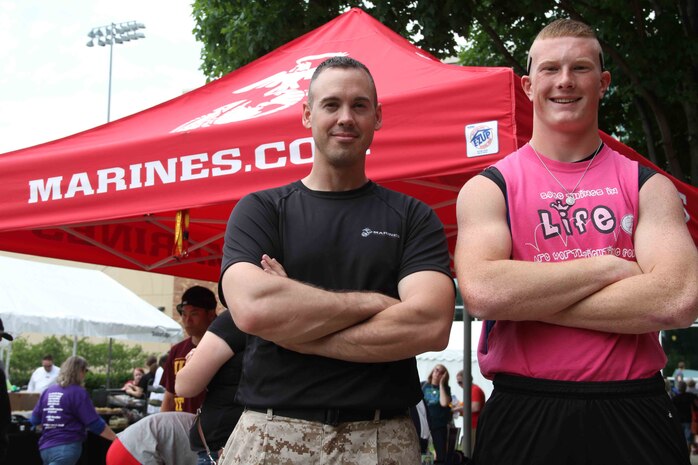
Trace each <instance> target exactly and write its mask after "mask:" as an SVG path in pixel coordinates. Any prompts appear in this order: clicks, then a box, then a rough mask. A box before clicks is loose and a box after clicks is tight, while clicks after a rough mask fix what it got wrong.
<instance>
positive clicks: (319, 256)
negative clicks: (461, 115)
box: [219, 181, 450, 409]
mask: <svg viewBox="0 0 698 465" xmlns="http://www.w3.org/2000/svg"><path fill="white" fill-rule="evenodd" d="M263 253H266V254H269V255H270V256H271V257H274V258H276V259H277V260H279V262H280V263H281V264H282V265H283V267H284V269H285V270H286V273H287V274H288V276H289V277H290V278H292V279H295V280H298V281H301V282H305V283H309V284H312V285H315V286H318V287H321V288H323V289H327V290H333V291H357V290H361V291H376V292H381V293H383V294H386V295H389V296H392V297H396V298H397V297H398V283H399V281H400V280H401V279H402V278H404V277H405V276H407V275H409V274H412V273H414V272H417V271H424V270H434V271H440V272H443V273H445V274H447V275H449V277H450V268H449V255H448V246H447V243H446V238H445V235H444V232H443V225H442V224H441V222H440V221H439V219H438V217H437V216H436V214H435V213H434V212H433V211H432V210H431V209H430V208H429V207H428V206H427V205H425V204H424V203H422V202H420V201H418V200H416V199H413V198H411V197H408V196H406V195H404V194H400V193H398V192H394V191H391V190H388V189H385V188H383V187H381V186H378V185H376V184H375V183H373V182H368V183H367V184H366V185H364V186H363V187H361V188H359V189H356V190H352V191H347V192H318V191H311V190H310V189H308V188H306V187H305V186H304V185H303V183H302V182H300V181H297V182H294V183H292V184H289V185H286V186H283V187H279V188H275V189H269V190H266V191H261V192H257V193H254V194H251V195H248V196H246V197H244V198H243V199H242V200H240V202H238V204H237V206H236V207H235V209H234V211H233V213H232V214H231V217H230V220H229V221H228V227H227V229H226V238H225V247H224V258H223V266H222V272H223V273H224V272H225V270H226V269H227V268H228V267H229V266H230V265H232V264H234V263H237V262H248V263H252V264H255V265H257V266H259V262H260V260H261V258H262V254H263ZM221 276H222V274H221ZM219 290H220V287H219ZM221 293H222V292H221ZM221 301H222V302H225V298H224V297H223V296H222V295H221ZM279 311H280V312H283V311H284V309H283V308H279ZM420 398H421V391H420V387H419V379H418V375H417V366H416V362H415V359H414V357H412V358H409V359H405V360H399V361H395V362H389V363H354V362H347V361H342V360H336V359H331V358H327V357H321V356H315V355H303V354H300V353H297V352H293V351H290V350H286V349H284V348H282V347H279V346H277V345H276V344H274V343H272V342H270V341H266V340H264V339H261V338H259V337H256V336H251V335H250V336H249V337H248V346H247V350H246V351H245V361H244V364H243V377H242V381H241V383H240V388H239V390H238V397H237V400H238V401H239V402H240V403H242V404H245V405H248V406H252V407H262V408H268V407H274V408H282V407H286V408H292V407H298V408H300V407H322V408H381V409H391V408H405V409H406V408H407V407H409V406H411V405H415V404H416V403H417V402H418V401H419V399H420Z"/></svg>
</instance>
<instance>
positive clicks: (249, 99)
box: [171, 52, 349, 132]
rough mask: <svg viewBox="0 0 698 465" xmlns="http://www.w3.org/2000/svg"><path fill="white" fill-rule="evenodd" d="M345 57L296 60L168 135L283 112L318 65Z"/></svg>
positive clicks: (331, 54)
mask: <svg viewBox="0 0 698 465" xmlns="http://www.w3.org/2000/svg"><path fill="white" fill-rule="evenodd" d="M348 55H349V53H347V52H329V53H322V54H319V55H308V56H305V57H302V58H299V59H297V60H296V64H295V65H294V66H293V67H292V68H291V69H289V70H286V71H280V72H278V73H276V74H274V75H272V76H269V77H267V78H264V79H262V80H260V81H257V82H255V83H252V84H250V85H247V86H245V87H242V88H240V89H237V90H234V91H233V92H232V94H233V95H236V96H240V98H239V99H237V100H235V101H233V102H230V103H227V104H225V105H222V106H220V107H218V108H216V109H214V110H212V111H210V112H209V113H207V114H205V115H201V116H199V117H196V118H194V119H192V120H190V121H188V122H186V123H184V124H182V125H180V126H178V127H177V128H175V129H173V130H172V131H171V132H184V131H191V130H194V129H199V128H205V127H208V126H212V125H216V124H229V123H235V122H238V121H245V120H250V119H254V118H260V117H262V116H267V115H270V114H272V113H276V112H279V111H281V110H285V109H286V108H289V107H291V106H293V105H295V104H297V103H299V102H301V101H302V100H303V99H304V98H305V95H306V92H307V91H306V90H303V89H302V88H301V87H303V88H307V87H308V85H305V83H303V84H302V82H303V81H310V79H311V78H312V77H313V73H314V72H315V69H316V68H317V67H318V65H319V64H320V63H322V62H323V61H325V60H326V59H328V58H331V57H335V56H348Z"/></svg>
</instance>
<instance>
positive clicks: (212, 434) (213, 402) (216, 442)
mask: <svg viewBox="0 0 698 465" xmlns="http://www.w3.org/2000/svg"><path fill="white" fill-rule="evenodd" d="M207 331H209V332H211V333H213V334H215V335H216V336H218V337H220V338H221V339H223V340H224V341H225V343H226V344H228V347H230V349H231V350H232V351H233V354H234V355H233V356H232V357H230V358H229V359H228V360H227V361H226V362H225V363H224V364H223V365H222V366H221V367H220V368H219V369H218V371H217V372H216V374H215V375H213V378H211V381H210V382H209V383H208V386H207V387H206V399H205V400H204V403H203V405H202V406H201V415H200V416H199V418H200V421H201V428H202V430H203V432H204V437H205V438H206V443H207V444H208V447H209V449H210V450H217V449H220V448H221V447H223V446H225V443H226V441H227V440H228V437H229V436H230V433H232V432H233V429H234V428H235V425H236V424H237V422H238V420H239V419H240V415H242V411H243V407H242V405H240V404H238V403H236V402H235V393H236V392H237V390H238V384H240V376H241V374H242V359H243V357H244V352H245V344H246V339H247V335H246V334H245V333H243V332H242V331H240V330H239V329H238V327H237V326H235V322H234V321H233V318H232V317H231V315H230V312H229V311H224V312H223V313H221V314H220V315H218V316H217V317H216V319H215V320H213V322H212V323H211V324H210V325H209V327H208V329H207ZM189 442H190V444H191V448H192V450H195V451H199V450H205V448H204V445H203V443H202V442H201V438H200V437H199V431H198V429H197V426H196V423H194V424H193V425H192V427H191V429H190V430H189Z"/></svg>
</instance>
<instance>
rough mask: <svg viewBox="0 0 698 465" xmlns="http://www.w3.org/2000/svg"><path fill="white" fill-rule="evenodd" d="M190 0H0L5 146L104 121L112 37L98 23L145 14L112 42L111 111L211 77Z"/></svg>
mask: <svg viewBox="0 0 698 465" xmlns="http://www.w3.org/2000/svg"><path fill="white" fill-rule="evenodd" d="M190 3H191V0H90V1H87V0H0V63H2V65H1V66H0V70H1V71H0V154H1V153H5V152H9V151H12V150H16V149H20V148H24V147H29V146H32V145H36V144H39V143H43V142H47V141H50V140H54V139H58V138H61V137H65V136H68V135H70V134H74V133H76V132H80V131H83V130H86V129H90V128H92V127H95V126H99V125H101V124H104V123H106V121H107V96H108V84H109V46H108V45H107V46H106V47H99V46H97V45H95V46H94V47H91V48H90V47H87V46H86V43H87V41H88V40H89V38H88V37H87V33H88V32H90V30H91V29H92V28H94V27H98V26H104V25H108V24H110V23H112V22H113V23H121V22H126V21H133V20H135V21H138V22H140V23H143V24H144V25H145V26H146V28H145V29H142V30H141V31H142V32H143V33H144V34H145V36H146V38H145V39H140V40H137V41H130V42H124V43H123V44H115V45H114V49H113V67H112V92H111V120H112V121H113V120H115V119H118V118H121V117H124V116H127V115H130V114H133V113H136V112H138V111H141V110H144V109H146V108H150V107H152V106H155V105H157V104H159V103H161V102H164V101H167V100H169V99H171V98H174V97H176V96H178V95H180V94H182V93H183V92H187V91H189V90H192V89H195V88H197V87H200V86H202V85H203V84H204V83H205V77H204V75H203V73H202V72H201V71H200V70H199V64H200V51H201V45H200V44H199V43H198V42H197V41H196V40H195V39H194V35H193V33H192V30H193V28H194V20H193V18H192V16H191V5H190Z"/></svg>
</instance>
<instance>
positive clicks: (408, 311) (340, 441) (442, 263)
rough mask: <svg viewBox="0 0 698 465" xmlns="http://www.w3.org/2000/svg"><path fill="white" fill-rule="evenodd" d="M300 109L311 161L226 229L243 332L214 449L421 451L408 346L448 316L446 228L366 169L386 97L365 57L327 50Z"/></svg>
mask: <svg viewBox="0 0 698 465" xmlns="http://www.w3.org/2000/svg"><path fill="white" fill-rule="evenodd" d="M302 121H303V124H304V126H305V127H306V128H308V129H311V130H312V134H313V139H314V142H315V152H314V161H313V167H312V170H311V172H310V174H309V175H308V176H306V177H305V178H303V179H302V180H300V181H296V182H294V183H291V184H289V185H286V186H282V187H279V188H275V189H269V190H266V191H261V192H257V193H254V194H251V195H249V196H246V197H245V198H243V199H242V200H241V201H240V202H239V203H238V205H237V206H236V207H235V210H234V211H233V213H232V215H231V218H230V221H229V223H228V228H227V231H226V242H225V249H224V259H223V265H222V273H221V283H220V288H219V289H220V293H221V295H220V297H221V300H222V301H223V302H225V303H226V306H227V307H228V308H230V310H231V312H232V315H233V318H234V319H235V323H236V324H237V325H238V327H239V328H240V329H241V330H242V331H244V332H245V333H247V334H250V335H251V336H250V337H249V338H248V345H247V348H246V350H245V359H244V363H243V376H242V380H241V382H240V386H239V388H238V395H237V400H238V402H239V403H241V404H243V405H246V406H247V411H246V412H245V413H243V415H242V417H241V418H240V421H239V422H238V425H237V427H236V429H235V431H234V432H233V434H232V435H231V437H230V439H229V441H228V443H227V445H226V448H225V451H224V453H223V456H222V463H223V464H225V465H227V464H233V463H235V464H239V463H244V464H255V463H260V462H259V460H263V459H264V458H265V457H266V458H267V459H270V458H272V459H278V460H280V461H283V462H284V463H289V464H296V463H298V464H301V463H311V462H313V463H315V462H317V463H320V462H322V463H349V462H351V463H359V464H369V463H372V464H384V463H400V464H417V463H419V445H418V441H417V435H416V433H415V430H414V426H413V425H412V422H411V421H410V419H409V417H408V415H407V410H408V408H409V407H410V406H413V405H416V404H417V402H418V401H419V400H420V398H421V391H420V387H419V378H418V375H417V368H416V362H415V358H414V356H415V355H416V354H419V353H422V352H425V351H432V350H441V349H443V348H444V347H445V346H446V345H447V343H448V337H449V331H450V325H451V321H452V318H453V308H454V297H455V296H454V285H453V281H452V279H451V275H450V269H449V256H448V248H447V244H446V239H445V235H444V232H443V226H442V224H441V222H440V221H439V220H438V218H437V217H436V215H435V214H434V212H433V211H432V210H431V209H430V208H429V207H428V206H426V205H425V204H423V203H421V202H419V201H417V200H415V199H413V198H411V197H408V196H406V195H403V194H399V193H397V192H393V191H390V190H387V189H384V188H382V187H380V186H378V185H376V184H374V183H373V182H371V181H370V180H369V179H368V178H367V177H366V172H365V162H366V150H367V149H368V147H369V145H370V144H371V142H372V140H373V134H374V131H376V130H377V129H379V128H380V127H381V125H382V107H381V104H380V103H378V100H377V95H376V88H375V84H374V82H373V78H372V77H371V74H370V72H369V71H368V69H367V68H366V67H365V66H364V65H363V64H361V63H359V62H357V61H355V60H353V59H351V58H347V57H334V58H331V59H329V60H327V61H325V62H323V63H322V64H320V65H319V66H318V68H317V69H316V71H315V73H314V74H313V77H312V79H311V82H310V89H309V91H308V101H307V103H305V104H304V105H303V117H302ZM260 264H262V268H260ZM262 451H264V453H262ZM270 454H271V457H270Z"/></svg>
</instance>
